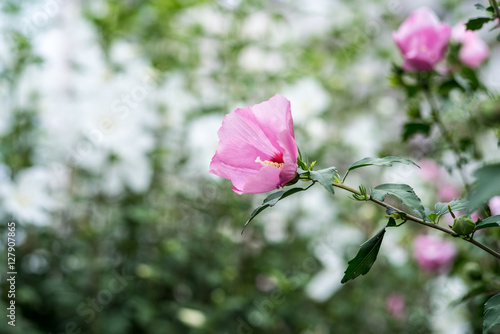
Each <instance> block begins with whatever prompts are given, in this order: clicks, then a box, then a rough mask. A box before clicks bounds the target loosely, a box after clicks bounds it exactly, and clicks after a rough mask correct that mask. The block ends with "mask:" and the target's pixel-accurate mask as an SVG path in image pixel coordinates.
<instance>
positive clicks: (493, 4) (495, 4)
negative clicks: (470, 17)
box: [490, 0, 500, 20]
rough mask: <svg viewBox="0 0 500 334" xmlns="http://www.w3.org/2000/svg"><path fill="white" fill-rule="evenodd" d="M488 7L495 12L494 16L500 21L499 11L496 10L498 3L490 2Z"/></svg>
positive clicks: (491, 0)
mask: <svg viewBox="0 0 500 334" xmlns="http://www.w3.org/2000/svg"><path fill="white" fill-rule="evenodd" d="M490 5H491V7H493V10H494V11H495V16H496V17H497V18H498V19H499V20H500V9H499V8H498V3H497V1H496V0H490Z"/></svg>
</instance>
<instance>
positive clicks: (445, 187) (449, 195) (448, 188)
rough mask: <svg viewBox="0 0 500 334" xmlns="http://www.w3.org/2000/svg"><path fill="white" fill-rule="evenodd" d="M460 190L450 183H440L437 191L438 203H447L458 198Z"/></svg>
mask: <svg viewBox="0 0 500 334" xmlns="http://www.w3.org/2000/svg"><path fill="white" fill-rule="evenodd" d="M460 195H461V193H460V189H458V188H457V187H456V186H454V185H453V184H450V183H442V184H440V185H439V189H438V200H439V201H440V202H449V201H452V200H453V199H455V198H460Z"/></svg>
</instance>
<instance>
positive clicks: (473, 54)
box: [458, 31, 490, 68]
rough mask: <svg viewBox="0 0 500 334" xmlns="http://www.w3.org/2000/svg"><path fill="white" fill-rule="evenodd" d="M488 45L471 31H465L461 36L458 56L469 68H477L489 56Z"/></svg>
mask: <svg viewBox="0 0 500 334" xmlns="http://www.w3.org/2000/svg"><path fill="white" fill-rule="evenodd" d="M489 53H490V51H489V49H488V45H486V43H485V42H484V41H483V40H482V39H481V38H479V36H478V35H477V34H476V33H475V32H473V31H467V32H466V33H465V36H464V38H463V42H462V47H461V48H460V51H459V54H458V57H459V58H460V61H461V62H462V63H463V64H464V65H466V66H469V67H471V68H477V67H479V65H481V64H482V63H483V61H485V60H486V58H488V56H489Z"/></svg>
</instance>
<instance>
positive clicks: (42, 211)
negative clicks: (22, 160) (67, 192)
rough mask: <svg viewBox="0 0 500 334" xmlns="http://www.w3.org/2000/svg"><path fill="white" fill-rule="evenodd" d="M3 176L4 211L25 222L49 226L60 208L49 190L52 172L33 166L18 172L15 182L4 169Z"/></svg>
mask: <svg viewBox="0 0 500 334" xmlns="http://www.w3.org/2000/svg"><path fill="white" fill-rule="evenodd" d="M2 174H3V176H0V181H1V185H0V200H1V202H2V203H3V205H2V206H3V209H4V210H5V211H6V212H7V213H8V214H10V215H12V216H14V217H16V220H18V221H20V222H23V223H33V224H36V225H47V224H49V223H50V221H51V213H52V211H53V210H55V209H56V208H57V207H58V202H57V201H56V199H55V198H54V197H52V194H51V193H50V191H49V189H50V183H51V177H53V174H52V172H51V171H50V170H46V169H44V168H43V167H32V168H28V169H24V170H22V171H21V172H19V173H18V174H17V176H16V177H15V179H14V181H10V178H9V177H7V175H6V174H7V173H6V171H5V169H3V172H2Z"/></svg>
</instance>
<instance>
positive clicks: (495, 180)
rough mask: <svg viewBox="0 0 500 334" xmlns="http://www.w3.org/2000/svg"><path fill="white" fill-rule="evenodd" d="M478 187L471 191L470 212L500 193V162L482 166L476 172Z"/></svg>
mask: <svg viewBox="0 0 500 334" xmlns="http://www.w3.org/2000/svg"><path fill="white" fill-rule="evenodd" d="M474 176H475V177H476V187H475V188H474V189H473V190H472V191H471V192H470V193H469V196H468V200H469V212H472V211H474V210H476V209H478V208H479V207H481V206H482V205H483V204H484V203H486V202H487V201H488V200H489V199H490V198H492V197H494V196H497V195H500V163H499V164H492V165H487V166H484V167H481V168H479V169H477V170H476V171H475V172H474Z"/></svg>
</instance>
